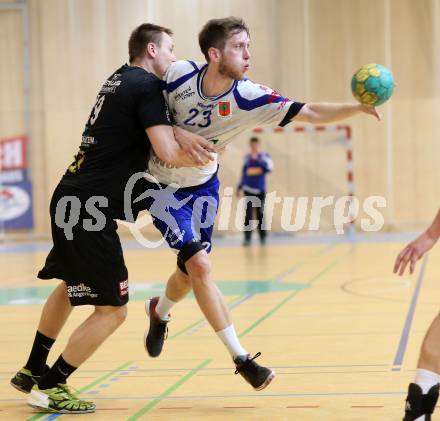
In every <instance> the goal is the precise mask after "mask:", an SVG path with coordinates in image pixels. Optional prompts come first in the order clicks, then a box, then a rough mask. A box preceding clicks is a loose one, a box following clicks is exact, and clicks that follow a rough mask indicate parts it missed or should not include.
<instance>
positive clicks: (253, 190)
mask: <svg viewBox="0 0 440 421" xmlns="http://www.w3.org/2000/svg"><path fill="white" fill-rule="evenodd" d="M249 147H250V153H248V154H246V156H245V157H244V164H243V170H242V174H241V179H240V183H239V185H238V187H237V196H239V195H240V193H241V191H243V194H244V196H245V198H246V201H245V204H246V205H245V206H246V211H245V218H244V230H243V231H244V241H243V246H245V247H247V246H249V245H250V244H251V236H252V226H251V224H252V223H253V221H252V214H253V213H254V209H255V213H256V214H257V222H258V225H257V227H258V233H259V235H260V243H261V244H265V243H266V233H267V231H266V229H265V227H264V226H263V214H264V199H265V198H266V177H267V174H268V173H269V172H271V171H272V170H273V162H272V158H271V157H270V155H269V154H268V153H267V152H262V151H261V144H260V139H259V138H258V137H255V136H252V137H251V138H250V139H249Z"/></svg>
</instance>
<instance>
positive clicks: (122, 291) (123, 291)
mask: <svg viewBox="0 0 440 421" xmlns="http://www.w3.org/2000/svg"><path fill="white" fill-rule="evenodd" d="M127 294H128V279H126V280H125V281H122V282H119V295H120V296H121V297H123V296H124V295H127Z"/></svg>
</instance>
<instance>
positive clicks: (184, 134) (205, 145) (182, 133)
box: [173, 126, 215, 165]
mask: <svg viewBox="0 0 440 421" xmlns="http://www.w3.org/2000/svg"><path fill="white" fill-rule="evenodd" d="M173 130H174V137H175V138H176V141H177V143H178V144H179V146H180V147H181V148H182V150H183V151H184V152H186V153H187V155H188V156H189V158H190V159H191V160H192V161H194V162H195V163H196V164H198V165H206V164H207V163H208V162H209V161H213V160H214V159H215V155H214V153H215V148H214V145H213V144H212V143H210V142H208V141H207V140H206V139H205V138H204V137H202V136H199V135H198V134H195V133H191V132H189V131H188V130H185V129H182V128H181V127H178V126H173Z"/></svg>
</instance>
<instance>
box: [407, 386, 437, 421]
mask: <svg viewBox="0 0 440 421" xmlns="http://www.w3.org/2000/svg"><path fill="white" fill-rule="evenodd" d="M438 393H439V385H438V384H436V385H435V386H432V387H431V389H429V391H428V393H427V394H426V395H424V394H423V393H422V389H421V388H420V386H419V385H418V384H415V383H410V384H409V386H408V396H407V397H406V403H405V418H404V419H403V421H414V420H416V419H417V418H419V417H421V416H422V415H425V421H431V414H432V413H433V412H434V408H435V404H436V403H437V399H438Z"/></svg>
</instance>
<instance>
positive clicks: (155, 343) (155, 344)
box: [144, 297, 169, 357]
mask: <svg viewBox="0 0 440 421" xmlns="http://www.w3.org/2000/svg"><path fill="white" fill-rule="evenodd" d="M158 302H159V297H153V298H151V299H150V300H147V301H145V312H146V313H147V316H148V317H149V318H150V329H149V330H148V332H147V331H145V334H144V346H145V349H146V351H147V352H148V355H149V356H150V357H158V356H159V355H160V353H161V352H162V347H163V343H164V341H165V339H166V338H167V336H168V327H167V324H168V322H169V320H161V319H160V318H159V316H158V315H157V313H156V306H157V303H158Z"/></svg>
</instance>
